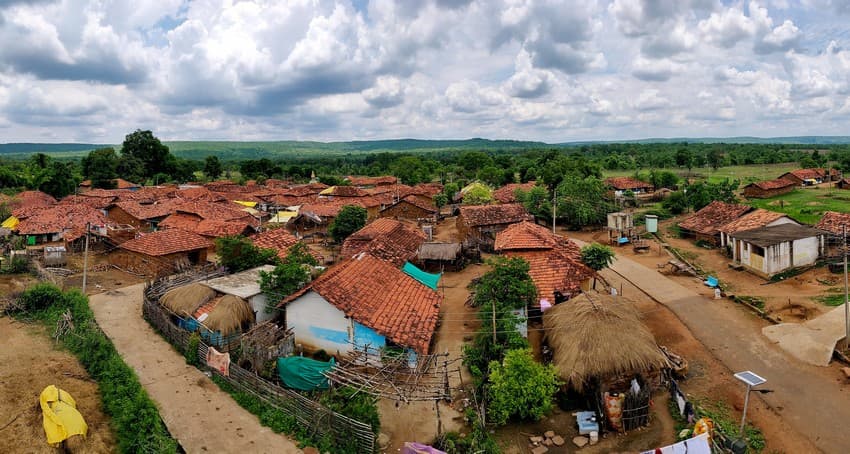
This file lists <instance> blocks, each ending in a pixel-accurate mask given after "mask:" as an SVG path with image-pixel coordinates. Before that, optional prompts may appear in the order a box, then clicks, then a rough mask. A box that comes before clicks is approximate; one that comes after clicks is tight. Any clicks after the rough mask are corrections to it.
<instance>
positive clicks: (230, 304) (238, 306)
mask: <svg viewBox="0 0 850 454" xmlns="http://www.w3.org/2000/svg"><path fill="white" fill-rule="evenodd" d="M253 321H254V311H252V310H251V306H250V305H249V304H248V302H247V301H245V300H243V299H242V298H239V297H238V296H233V295H224V296H222V297H221V299H220V300H219V301H218V303H216V305H215V307H213V308H212V310H211V311H210V312H209V315H208V316H207V319H206V320H204V322H203V323H204V326H206V327H207V328H209V330H210V331H218V332H219V333H221V335H222V336H227V335H229V334H231V333H233V332H235V331H237V330H239V329H240V328H241V327H242V324H243V323H246V322H253Z"/></svg>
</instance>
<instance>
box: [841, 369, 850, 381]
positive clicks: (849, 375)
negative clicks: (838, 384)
mask: <svg viewBox="0 0 850 454" xmlns="http://www.w3.org/2000/svg"><path fill="white" fill-rule="evenodd" d="M841 372H844V376H845V377H847V378H848V379H850V367H842V368H841Z"/></svg>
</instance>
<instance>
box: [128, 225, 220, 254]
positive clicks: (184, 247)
mask: <svg viewBox="0 0 850 454" xmlns="http://www.w3.org/2000/svg"><path fill="white" fill-rule="evenodd" d="M212 245H213V244H212V242H210V240H208V239H206V238H204V237H202V236H201V235H198V234H197V233H192V232H187V231H185V230H181V229H166V230H157V231H156V232H151V233H148V234H145V235H143V236H141V237H139V238H136V239H132V240H130V241H126V242H124V243H121V244H120V245H119V246H118V247H120V248H121V249H126V250H128V251H132V252H137V253H139V254H144V255H151V256H162V255H168V254H175V253H178V252H188V251H195V250H198V249H207V248H209V247H212Z"/></svg>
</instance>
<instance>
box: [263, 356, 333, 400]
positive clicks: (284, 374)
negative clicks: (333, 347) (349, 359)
mask: <svg viewBox="0 0 850 454" xmlns="http://www.w3.org/2000/svg"><path fill="white" fill-rule="evenodd" d="M334 364H335V363H334V360H333V358H331V360H330V362H327V363H325V362H322V361H316V360H315V359H310V358H304V357H303V356H290V357H288V358H278V359H277V373H278V375H279V376H280V379H281V380H282V381H283V383H284V384H285V385H286V386H287V387H289V388H293V389H300V390H302V391H312V390H314V389H328V379H327V378H325V376H324V375H322V372H324V371H326V370H328V369H330V368H332V367H334Z"/></svg>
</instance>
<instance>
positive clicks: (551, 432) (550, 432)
mask: <svg viewBox="0 0 850 454" xmlns="http://www.w3.org/2000/svg"><path fill="white" fill-rule="evenodd" d="M543 436H544V437H546V438H552V437H554V436H555V431H554V430H547V431H546V432H545V433H544V434H543Z"/></svg>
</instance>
